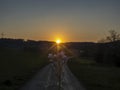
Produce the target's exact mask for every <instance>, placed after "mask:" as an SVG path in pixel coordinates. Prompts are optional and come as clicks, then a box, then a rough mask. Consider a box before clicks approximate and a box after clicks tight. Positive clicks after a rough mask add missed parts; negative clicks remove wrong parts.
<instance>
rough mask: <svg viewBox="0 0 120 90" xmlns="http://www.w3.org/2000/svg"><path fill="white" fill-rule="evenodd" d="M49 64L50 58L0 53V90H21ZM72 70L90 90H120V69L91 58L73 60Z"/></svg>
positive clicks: (37, 54)
mask: <svg viewBox="0 0 120 90" xmlns="http://www.w3.org/2000/svg"><path fill="white" fill-rule="evenodd" d="M48 63H49V62H48V59H47V54H41V53H39V52H25V51H13V50H7V51H0V90H17V89H18V88H20V87H21V86H22V85H24V84H25V83H26V82H27V81H29V80H30V79H31V78H32V77H33V76H34V75H35V74H36V73H37V72H38V71H39V70H40V69H41V68H43V67H44V66H45V65H47V64H48ZM68 66H69V68H70V70H71V71H72V72H73V74H74V75H75V76H76V77H77V78H78V79H79V81H80V82H81V83H82V85H83V86H84V87H85V88H86V89H87V90H120V68H118V67H114V66H106V65H99V64H97V63H96V62H95V61H93V60H92V59H87V58H77V59H76V58H73V59H72V60H70V61H69V62H68Z"/></svg>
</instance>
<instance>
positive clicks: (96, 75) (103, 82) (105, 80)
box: [68, 59, 120, 90]
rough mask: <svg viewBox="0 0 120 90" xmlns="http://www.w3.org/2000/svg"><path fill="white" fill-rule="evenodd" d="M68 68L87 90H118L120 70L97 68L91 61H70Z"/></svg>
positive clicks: (119, 86)
mask: <svg viewBox="0 0 120 90" xmlns="http://www.w3.org/2000/svg"><path fill="white" fill-rule="evenodd" d="M68 65H69V67H70V69H71V71H72V72H73V73H74V75H75V76H76V77H77V78H78V79H79V80H80V82H81V83H82V84H83V86H84V87H85V88H86V89H87V90H120V68H117V67H105V66H100V65H99V66H98V65H97V64H96V63H95V62H93V61H91V60H82V59H79V60H72V61H71V62H69V64H68Z"/></svg>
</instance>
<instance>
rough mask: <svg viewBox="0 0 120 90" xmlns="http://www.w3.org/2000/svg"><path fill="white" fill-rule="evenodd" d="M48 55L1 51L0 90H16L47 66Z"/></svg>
mask: <svg viewBox="0 0 120 90" xmlns="http://www.w3.org/2000/svg"><path fill="white" fill-rule="evenodd" d="M44 56H46V55H41V54H40V53H35V52H34V53H33V52H23V51H19V52H17V51H11V50H9V51H2V52H1V51H0V90H16V89H17V88H19V87H20V86H21V85H22V84H24V83H25V82H26V81H27V80H29V79H30V78H31V77H32V76H33V75H34V74H35V73H36V72H37V71H38V70H40V69H41V68H42V67H43V66H45V65H46V64H47V62H46V58H45V57H44Z"/></svg>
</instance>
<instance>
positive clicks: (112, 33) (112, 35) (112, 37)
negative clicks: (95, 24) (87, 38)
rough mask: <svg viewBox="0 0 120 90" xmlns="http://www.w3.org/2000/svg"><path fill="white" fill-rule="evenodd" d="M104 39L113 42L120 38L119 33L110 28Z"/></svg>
mask: <svg viewBox="0 0 120 90" xmlns="http://www.w3.org/2000/svg"><path fill="white" fill-rule="evenodd" d="M106 40H107V41H108V42H115V41H118V40H120V34H119V33H118V32H116V31H115V30H110V31H109V36H107V37H106Z"/></svg>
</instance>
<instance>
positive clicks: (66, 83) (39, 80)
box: [19, 64, 85, 90]
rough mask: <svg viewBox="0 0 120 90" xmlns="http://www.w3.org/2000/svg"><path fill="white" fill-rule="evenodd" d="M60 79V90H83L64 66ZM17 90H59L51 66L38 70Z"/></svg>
mask: <svg viewBox="0 0 120 90" xmlns="http://www.w3.org/2000/svg"><path fill="white" fill-rule="evenodd" d="M62 77H63V79H62V83H61V90H85V89H84V88H83V87H82V86H81V84H80V82H79V81H78V80H77V79H76V77H75V76H74V75H73V74H72V73H71V71H70V70H69V68H68V67H67V66H66V65H65V66H64V67H63V73H62ZM19 90H59V89H58V79H57V77H56V74H55V70H54V68H53V66H52V64H49V65H47V66H46V67H45V68H43V69H42V70H40V71H39V72H38V73H37V75H36V76H35V77H33V78H32V79H31V80H30V81H29V82H28V83H26V84H25V85H24V86H23V87H22V88H20V89H19Z"/></svg>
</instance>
